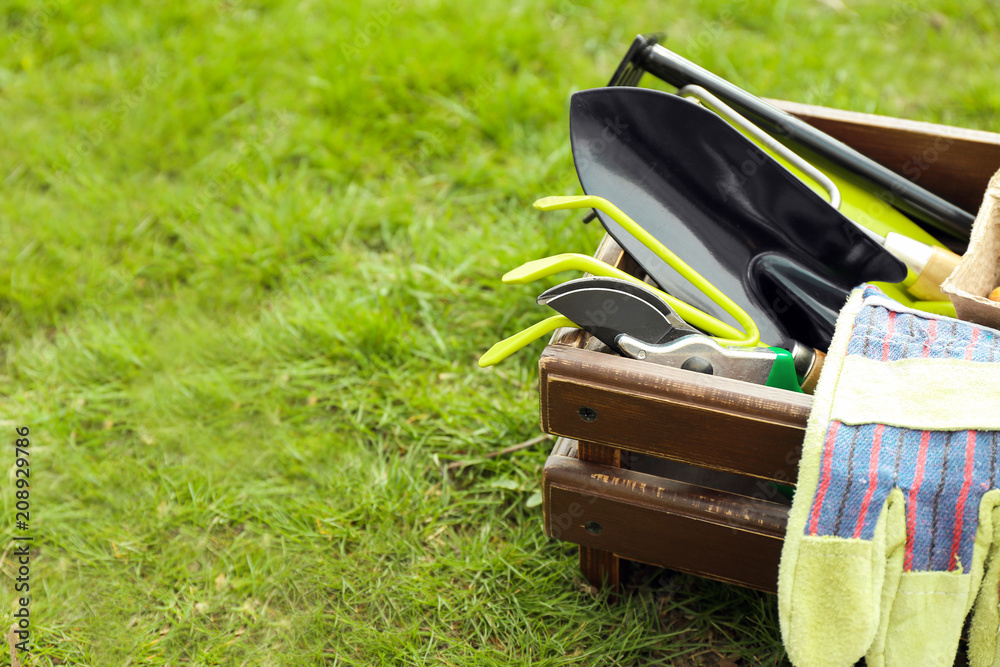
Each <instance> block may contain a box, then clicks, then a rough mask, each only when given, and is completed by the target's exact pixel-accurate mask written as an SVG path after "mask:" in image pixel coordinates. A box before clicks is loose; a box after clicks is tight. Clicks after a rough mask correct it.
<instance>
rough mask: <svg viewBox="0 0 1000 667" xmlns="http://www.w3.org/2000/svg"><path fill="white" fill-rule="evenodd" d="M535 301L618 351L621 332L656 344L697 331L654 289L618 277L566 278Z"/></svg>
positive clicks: (619, 350) (620, 351)
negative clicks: (566, 279)
mask: <svg viewBox="0 0 1000 667" xmlns="http://www.w3.org/2000/svg"><path fill="white" fill-rule="evenodd" d="M538 303H539V304H540V305H543V306H549V307H551V308H552V309H554V310H555V311H557V312H559V313H560V314H562V315H564V316H566V317H568V318H569V319H570V320H572V321H573V322H575V323H576V324H577V325H578V326H579V327H580V328H581V329H583V330H584V331H586V332H588V333H590V334H591V335H593V336H595V337H596V338H597V339H598V340H600V341H601V342H602V343H604V344H605V345H607V346H608V347H610V348H611V349H613V350H615V351H616V352H618V353H619V354H621V353H622V350H621V349H619V347H618V344H617V342H616V341H617V339H618V337H619V336H620V335H621V334H628V335H630V336H632V337H633V338H636V339H638V340H640V341H643V342H645V343H649V344H651V345H657V344H660V343H666V342H669V341H671V340H674V339H676V338H680V337H681V336H686V335H688V334H692V333H700V332H699V331H698V330H697V329H695V328H694V327H692V326H691V325H690V324H688V323H687V322H685V321H684V320H682V319H681V318H680V317H679V316H678V315H677V313H675V312H674V311H673V309H672V308H671V307H670V306H669V305H667V304H666V303H665V302H664V301H663V299H661V298H660V297H659V296H657V295H656V293H655V292H653V291H652V290H650V289H647V288H645V287H642V286H641V285H638V284H636V283H632V282H629V281H627V280H621V279H620V278H603V277H587V278H579V279H577V280H570V281H568V282H565V283H563V284H561V285H557V286H555V287H553V288H551V289H549V290H546V291H545V292H544V293H542V295H541V296H539V297H538Z"/></svg>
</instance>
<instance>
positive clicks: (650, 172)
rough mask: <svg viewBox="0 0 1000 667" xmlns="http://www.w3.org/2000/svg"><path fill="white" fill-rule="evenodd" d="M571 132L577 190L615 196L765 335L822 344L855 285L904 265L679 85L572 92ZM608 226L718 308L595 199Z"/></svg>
mask: <svg viewBox="0 0 1000 667" xmlns="http://www.w3.org/2000/svg"><path fill="white" fill-rule="evenodd" d="M570 137H571V140H572V145H573V157H574V161H575V163H576V168H577V173H578V175H579V177H580V183H581V185H582V186H583V189H584V192H586V193H587V194H588V195H597V196H599V197H603V198H605V199H608V200H610V201H612V202H614V203H615V204H616V205H617V206H618V207H619V208H620V209H621V210H622V211H624V213H625V214H626V215H627V216H628V217H630V218H632V219H634V220H635V221H636V222H638V223H639V224H640V225H642V227H643V228H645V229H646V230H647V231H648V232H649V233H650V234H651V235H652V236H653V237H655V238H657V239H659V240H660V241H663V242H666V243H667V244H669V246H670V247H671V248H672V249H673V250H674V251H675V252H676V253H677V254H678V255H679V256H681V257H684V259H685V261H686V262H687V263H688V264H690V265H691V267H692V268H693V269H694V270H695V271H697V272H698V273H700V274H702V275H705V276H710V277H711V279H712V281H713V283H714V284H715V285H716V286H717V287H718V288H719V289H720V290H721V291H722V292H723V293H725V294H728V295H730V296H731V297H732V298H733V299H734V300H735V301H736V303H737V304H739V305H740V306H741V307H742V308H743V309H744V310H745V311H746V313H747V314H748V315H749V316H750V318H751V319H753V320H754V321H755V322H756V323H757V326H758V327H759V328H760V336H761V339H762V340H766V341H768V342H770V343H772V344H782V343H784V344H785V345H790V344H791V343H790V341H793V340H797V341H801V342H802V343H805V344H806V345H809V346H811V347H815V348H818V349H821V350H825V349H827V347H828V346H829V342H830V338H831V336H832V333H833V329H834V325H835V323H836V314H837V313H838V312H839V311H840V308H841V307H842V306H843V304H844V302H845V301H846V299H847V295H848V293H849V291H850V290H851V289H852V288H853V287H854V286H856V285H858V284H860V283H863V282H870V281H884V282H899V281H901V280H903V279H904V278H905V276H906V267H905V266H904V265H903V264H902V263H901V262H900V261H899V260H897V259H895V258H894V257H892V256H891V255H890V254H889V253H888V252H886V251H885V250H884V249H883V248H882V247H881V246H880V245H879V244H878V243H876V242H875V241H873V240H872V239H870V238H868V237H867V236H864V235H862V234H860V233H859V232H858V231H857V228H856V226H855V224H854V223H853V222H851V221H850V220H848V219H847V218H846V217H844V215H843V214H841V213H840V212H839V211H837V210H836V209H834V208H833V207H831V206H830V204H829V203H828V202H826V201H824V200H823V199H822V198H820V197H819V196H818V195H817V194H816V193H815V192H813V191H812V190H811V189H810V188H809V187H807V186H806V185H804V184H803V183H802V182H801V181H800V180H799V179H798V178H796V177H795V176H794V175H792V174H791V173H790V172H788V171H787V170H786V169H785V168H784V167H782V166H781V165H779V164H778V163H777V162H775V161H774V160H773V159H772V158H771V157H770V156H768V155H767V154H765V153H764V152H763V151H761V150H760V149H759V148H758V147H757V146H756V145H755V144H754V143H753V142H751V141H750V140H749V139H747V138H746V137H744V136H743V135H742V134H740V133H739V132H738V131H737V130H735V129H733V128H732V127H731V126H730V125H729V124H727V123H726V122H725V121H724V120H723V119H721V118H720V117H718V116H717V115H715V114H714V113H712V112H711V111H708V110H707V109H704V108H702V107H700V106H699V105H697V104H695V103H694V102H691V101H688V100H686V99H683V98H681V97H678V96H676V95H671V94H668V93H663V92H660V91H655V90H649V89H643V88H628V87H613V88H599V89H595V90H587V91H582V92H578V93H575V94H574V95H573V97H572V100H571V104H570ZM597 214H598V217H599V218H600V219H601V222H602V224H603V225H604V227H605V228H606V229H607V231H608V233H610V234H611V236H612V237H613V238H614V239H615V240H616V241H617V242H618V244H619V245H620V246H621V247H622V248H623V249H624V250H625V251H626V252H628V253H629V254H630V255H632V256H633V257H634V258H635V259H636V261H637V262H638V263H639V264H640V266H642V268H643V269H644V270H645V271H646V272H647V273H648V274H649V275H650V277H651V278H652V279H653V280H655V281H656V282H657V283H658V284H659V285H660V286H661V287H663V288H664V289H665V290H666V291H668V292H670V293H672V294H673V295H674V296H677V297H679V298H680V299H682V300H684V301H686V302H688V303H690V304H691V305H693V306H695V307H697V308H700V309H701V310H703V311H705V312H707V313H709V314H711V315H713V316H715V317H717V318H719V319H720V320H723V321H725V322H733V320H731V319H729V318H727V314H726V313H725V312H723V311H722V310H721V309H720V308H718V307H717V306H716V305H715V304H714V303H712V302H711V301H710V300H709V299H707V298H705V296H704V295H703V294H702V293H701V292H700V291H699V290H697V289H695V288H693V287H691V286H690V285H688V284H687V282H686V281H684V280H682V279H681V276H680V275H679V274H678V273H677V272H676V271H675V270H674V269H672V268H671V267H669V266H667V265H666V263H665V262H663V261H662V260H661V259H660V258H659V257H658V256H657V255H656V254H655V253H653V252H652V251H651V250H650V249H649V248H648V247H647V245H646V244H644V243H643V242H641V241H640V240H638V239H637V238H635V237H634V236H632V235H631V234H629V233H628V232H627V231H626V230H624V229H623V228H622V227H621V226H620V225H618V224H617V223H616V222H615V221H614V220H613V219H611V217H610V216H608V215H607V214H606V213H604V212H602V211H598V213H597Z"/></svg>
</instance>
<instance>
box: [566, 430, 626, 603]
mask: <svg viewBox="0 0 1000 667" xmlns="http://www.w3.org/2000/svg"><path fill="white" fill-rule="evenodd" d="M576 455H577V457H578V458H579V460H581V461H587V462H591V463H598V464H601V465H605V466H610V467H613V468H618V467H621V464H622V450H620V449H617V448H615V447H608V446H606V445H599V444H596V443H593V442H578V443H577V447H576ZM580 571H581V572H582V573H583V576H584V577H586V578H587V581H589V582H590V584H591V585H592V586H596V587H598V588H609V589H610V590H611V591H613V592H617V591H618V590H619V588H620V587H621V581H622V564H621V561H620V559H619V558H618V556H616V555H615V554H614V553H612V552H610V551H606V550H602V549H594V548H592V547H588V546H583V545H581V546H580Z"/></svg>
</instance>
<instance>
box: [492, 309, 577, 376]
mask: <svg viewBox="0 0 1000 667" xmlns="http://www.w3.org/2000/svg"><path fill="white" fill-rule="evenodd" d="M559 327H573V328H579V327H577V326H576V325H575V324H573V322H572V321H571V320H570V319H569V318H567V317H564V316H562V315H553V316H552V317H549V318H547V319H544V320H542V321H541V322H537V323H535V324H532V325H531V326H530V327H528V328H527V329H525V330H524V331H519V332H517V333H516V334H514V335H513V336H511V337H510V338H504V339H503V340H502V341H500V342H499V343H497V344H496V345H494V346H493V347H491V348H490V349H488V350H486V353H485V354H483V356H481V357H479V365H480V366H481V367H483V368H486V367H487V366H492V365H493V364H496V363H499V362H501V361H503V360H504V359H506V358H507V357H509V356H510V355H512V354H514V353H515V352H517V351H518V350H520V349H521V348H522V347H524V346H525V345H527V344H528V343H531V342H533V341H536V340H538V339H539V338H541V337H542V336H544V335H545V334H548V333H552V332H553V331H555V330H556V329H558V328H559Z"/></svg>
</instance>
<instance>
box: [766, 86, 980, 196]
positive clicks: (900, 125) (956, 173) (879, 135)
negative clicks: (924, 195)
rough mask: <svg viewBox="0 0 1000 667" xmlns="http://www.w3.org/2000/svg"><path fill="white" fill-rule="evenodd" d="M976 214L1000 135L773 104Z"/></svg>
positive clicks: (856, 113)
mask: <svg viewBox="0 0 1000 667" xmlns="http://www.w3.org/2000/svg"><path fill="white" fill-rule="evenodd" d="M769 102H771V103H772V104H774V105H775V106H777V107H779V108H781V109H783V110H785V111H787V112H788V113H790V114H793V115H795V116H797V117H799V118H801V119H802V120H804V121H806V122H807V123H809V124H810V125H812V126H814V127H816V128H818V129H820V130H822V131H823V132H826V133H827V134H829V135H830V136H832V137H834V138H835V139H839V140H840V141H843V142H844V143H845V144H847V145H848V146H850V147H851V148H854V149H855V150H857V151H859V152H861V153H863V154H865V155H867V156H868V157H870V158H871V159H873V160H875V161H876V162H878V163H879V164H881V165H882V166H884V167H887V168H889V169H891V170H893V171H894V172H896V173H898V174H901V175H903V176H905V177H907V178H908V179H910V180H911V181H914V182H916V183H918V184H919V185H921V186H922V187H925V188H927V189H928V190H930V191H931V192H933V193H935V194H937V195H940V196H941V197H944V198H945V199H947V200H948V201H951V202H953V203H955V204H957V205H958V206H961V207H962V208H964V209H965V210H967V211H969V212H970V213H976V212H977V211H978V210H979V205H980V204H981V203H982V201H983V193H984V192H986V184H987V183H988V182H989V180H990V176H992V175H993V173H994V172H996V171H997V170H998V169H1000V134H996V133H994V132H983V131H980V130H967V129H964V128H959V127H950V126H947V125H936V124H934V123H922V122H918V121H912V120H903V119H901V118H889V117H887V116H876V115H873V114H866V113H858V112H855V111H842V110H840V109H830V108H827V107H818V106H813V105H809V104H798V103H795V102H784V101H780V100H769Z"/></svg>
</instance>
